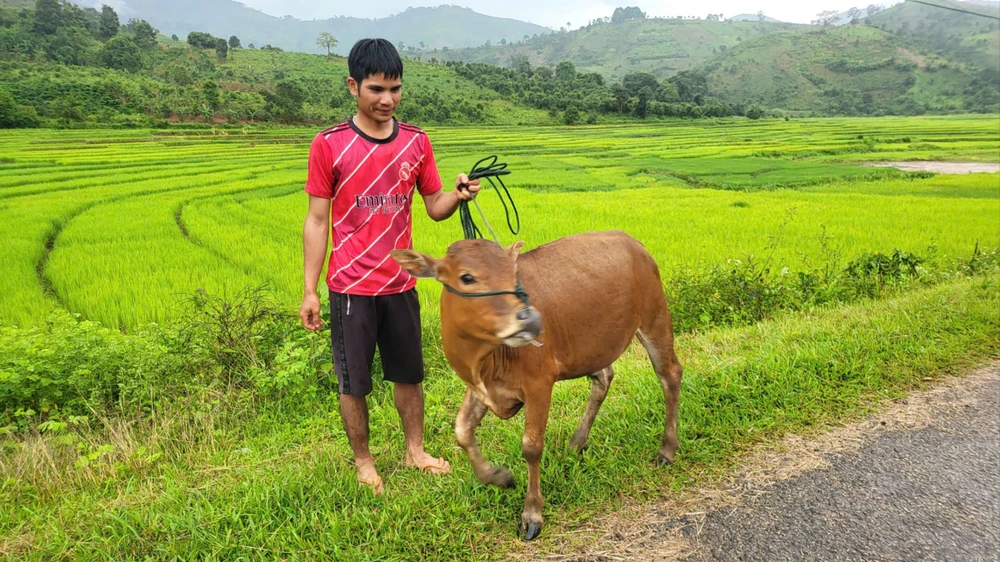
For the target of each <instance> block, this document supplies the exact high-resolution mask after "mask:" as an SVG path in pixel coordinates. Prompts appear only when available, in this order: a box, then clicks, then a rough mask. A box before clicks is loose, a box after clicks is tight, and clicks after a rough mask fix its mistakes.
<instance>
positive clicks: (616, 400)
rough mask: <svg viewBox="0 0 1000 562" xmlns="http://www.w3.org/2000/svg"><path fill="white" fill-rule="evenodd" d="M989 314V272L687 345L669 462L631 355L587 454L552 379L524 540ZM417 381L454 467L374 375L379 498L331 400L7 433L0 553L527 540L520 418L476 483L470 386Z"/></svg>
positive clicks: (224, 406) (344, 548) (921, 366)
mask: <svg viewBox="0 0 1000 562" xmlns="http://www.w3.org/2000/svg"><path fill="white" fill-rule="evenodd" d="M997 310H1000V291H998V286H997V282H996V279H995V278H992V279H982V278H980V279H974V280H967V281H962V282H958V283H953V284H946V285H942V286H938V287H934V288H930V289H926V290H920V291H916V292H912V293H909V294H907V295H905V296H902V297H899V298H896V299H892V300H889V301H882V302H876V303H863V304H860V305H857V306H850V307H844V308H841V309H835V310H824V311H817V312H815V313H811V314H806V315H794V316H786V317H781V318H778V319H776V320H774V321H768V322H764V323H760V324H758V325H755V326H753V327H749V328H743V329H730V330H717V331H713V332H709V333H705V334H701V335H693V336H684V337H681V338H680V339H679V341H678V353H679V355H680V357H681V361H682V362H683V363H684V365H685V378H684V383H683V388H682V393H681V407H680V438H681V452H680V455H679V457H678V463H677V464H676V465H674V466H671V467H669V468H666V469H657V468H655V467H653V466H652V464H651V463H650V462H649V459H650V458H652V455H653V453H654V452H655V449H656V447H657V443H658V442H659V434H660V431H661V430H662V416H663V410H662V394H661V392H660V390H659V387H658V385H657V384H656V383H655V379H654V377H653V375H652V372H651V371H650V368H649V366H648V363H647V361H646V359H645V357H644V356H643V355H642V354H641V353H640V352H637V351H635V350H631V351H629V352H627V353H626V355H625V356H623V358H622V359H620V360H619V362H618V363H617V364H616V371H617V377H616V379H615V384H614V386H613V387H612V389H611V392H610V394H609V396H608V399H607V401H606V402H605V405H604V408H603V409H602V412H601V415H600V416H599V417H598V420H597V423H596V424H595V426H594V431H593V434H592V436H591V441H590V448H589V449H588V450H587V451H586V452H585V453H584V454H583V455H581V456H579V457H578V456H575V455H573V454H571V453H569V452H567V450H566V446H567V443H568V440H569V437H570V436H571V435H572V431H573V429H574V428H575V424H576V422H577V421H578V418H579V416H580V414H581V413H582V408H583V404H584V402H585V394H586V386H585V383H584V382H583V381H574V382H568V383H560V385H558V386H557V390H556V392H555V395H554V404H553V410H552V415H551V416H550V424H549V428H548V432H547V435H546V447H547V448H546V453H545V458H544V460H543V471H542V485H543V491H544V493H545V497H546V507H545V510H544V515H545V517H546V529H545V531H544V532H543V535H542V538H541V539H540V540H541V542H540V543H538V544H537V546H536V548H540V549H541V551H542V552H544V551H545V550H546V545H547V544H549V541H552V540H553V539H555V538H556V537H558V536H560V535H567V534H570V533H578V532H580V531H578V527H579V525H580V524H582V523H583V522H585V521H586V520H587V519H588V518H589V517H591V516H592V515H594V514H596V513H608V512H611V511H614V510H615V509H616V508H618V507H621V506H622V505H623V501H624V500H625V499H626V498H631V499H634V500H639V501H645V500H651V499H654V498H657V497H662V496H669V495H670V494H672V493H674V492H675V491H677V490H680V489H683V488H685V487H687V486H692V485H697V484H705V483H708V482H711V481H712V480H713V479H714V478H717V477H720V476H721V475H722V474H724V472H725V471H726V470H727V468H729V467H730V466H732V465H733V463H735V462H738V460H739V457H740V455H741V454H742V453H744V452H746V451H749V450H750V449H751V448H752V447H753V445H754V444H756V443H759V442H761V441H763V440H767V439H772V438H775V437H777V436H780V435H782V434H784V433H787V432H791V431H798V432H809V431H814V430H816V429H818V428H821V427H823V426H826V425H829V424H836V423H839V422H841V421H843V420H844V419H850V418H856V417H859V416H861V415H863V414H865V413H866V412H868V411H871V410H872V409H873V408H875V407H876V405H877V402H878V401H879V400H880V399H884V398H887V397H897V396H900V395H901V394H902V393H903V392H905V391H906V390H908V389H911V388H916V387H919V386H921V385H923V384H924V382H923V381H926V380H928V379H937V378H939V377H941V376H944V375H946V374H954V373H959V372H961V371H963V370H964V369H966V368H969V367H971V366H973V365H975V364H977V363H978V362H980V361H983V360H986V359H988V358H990V357H996V356H997V354H998V352H1000V345H998V341H997V338H996V333H997V330H998V329H1000V318H998V313H997ZM429 377H430V378H429V381H428V383H427V399H428V403H427V422H426V427H427V438H426V441H427V446H428V449H429V450H431V451H433V452H435V453H438V454H444V455H445V456H446V457H447V458H449V459H450V460H451V461H452V464H453V466H454V468H455V471H454V474H453V475H452V476H450V477H446V478H437V477H432V476H429V475H423V474H418V473H415V472H414V471H411V470H407V469H405V468H404V467H403V466H402V455H403V449H402V432H401V428H400V425H399V421H398V417H397V416H396V414H395V411H394V409H393V406H392V398H391V395H390V394H389V392H388V387H387V386H385V385H382V384H378V385H376V390H375V393H374V394H373V395H372V423H373V427H374V428H375V430H374V432H373V435H372V439H373V452H374V454H375V457H376V459H377V463H378V466H379V469H380V471H381V472H382V474H383V477H384V478H385V479H386V486H387V493H386V494H385V495H384V496H382V497H380V498H377V499H375V498H372V497H371V496H370V495H369V494H367V493H366V492H364V491H362V490H359V489H358V486H357V484H355V483H354V480H353V473H352V471H351V469H350V465H349V449H348V447H347V442H346V438H345V436H344V434H343V433H342V431H341V429H340V424H339V420H338V419H337V413H336V410H335V403H334V401H333V400H332V398H331V399H330V400H322V399H320V400H318V401H316V402H310V403H307V404H302V405H297V404H289V403H283V402H281V401H268V400H266V399H263V398H261V399H258V400H260V401H259V402H258V401H251V402H245V401H240V400H237V399H234V398H233V397H232V396H225V395H218V396H216V397H215V399H214V400H206V401H203V402H192V403H190V405H187V406H186V405H185V404H183V403H180V404H175V405H173V406H171V407H168V408H166V409H164V410H160V411H157V412H155V413H153V414H152V415H151V416H150V417H149V418H147V419H120V418H116V417H115V416H114V415H111V416H109V417H103V416H100V417H96V418H94V417H92V418H91V419H90V421H89V422H88V423H86V424H83V423H81V425H80V427H78V428H73V427H70V428H67V429H64V430H62V431H52V432H49V433H44V434H37V433H32V434H27V435H20V436H16V437H8V438H7V439H5V441H4V442H3V443H4V444H3V450H4V454H3V455H2V456H0V499H2V500H3V503H4V505H8V506H13V507H12V509H10V510H4V512H3V513H0V535H2V536H3V537H4V538H2V539H0V553H4V554H6V555H8V556H13V557H15V558H20V559H28V560H35V559H46V558H48V557H52V556H57V557H58V556H70V557H74V558H86V559H119V560H121V559H143V558H147V557H152V558H158V559H160V558H173V557H180V558H185V559H188V558H203V559H208V560H213V559H233V558H241V557H249V558H257V557H267V558H270V557H289V558H302V559H338V560H348V559H350V560H404V559H415V558H419V559H451V558H462V559H476V560H480V559H482V560H485V559H499V558H502V557H504V556H505V555H506V554H507V553H511V552H517V551H520V550H522V549H523V548H525V547H524V546H523V545H521V544H520V543H519V542H518V541H517V539H516V535H515V532H516V531H515V529H516V521H517V517H518V514H519V511H520V506H521V501H522V499H523V493H524V482H525V468H524V463H523V461H522V460H521V459H520V446H519V443H520V426H521V422H520V417H518V418H515V420H513V421H509V422H502V421H500V420H498V419H496V418H493V417H490V418H487V420H486V421H485V423H484V424H483V427H482V429H481V430H480V431H479V436H480V439H481V441H482V446H483V450H484V452H485V454H486V455H487V456H488V458H490V459H491V460H492V461H493V462H496V463H499V464H504V465H507V466H509V467H510V468H511V469H512V470H513V472H514V474H515V477H517V478H518V482H519V486H518V487H517V488H515V489H514V490H512V491H501V490H496V489H492V488H487V487H485V486H482V485H480V484H479V483H478V482H477V481H476V480H475V478H474V477H473V476H472V474H471V469H470V467H469V465H468V462H467V461H466V460H464V458H463V455H462V453H461V450H460V449H458V448H457V446H456V445H455V443H454V439H453V437H452V436H451V424H452V422H453V417H454V412H455V411H456V409H457V406H458V402H459V401H460V399H461V393H462V384H461V382H460V381H459V380H458V379H457V377H455V376H454V375H452V374H450V373H447V372H445V371H444V370H443V369H434V370H432V371H431V373H430V376H429ZM247 419H253V420H254V421H253V422H252V423H248V422H247ZM109 446H110V447H109ZM102 447H103V449H102ZM81 450H82V451H86V452H90V453H96V455H95V458H94V460H93V461H91V462H89V463H88V464H87V465H86V466H79V464H80V462H79V460H78V459H79V458H80V451H81ZM102 450H103V451H105V452H104V453H100V451H102ZM54 521H58V524H53V522H54ZM584 534H586V532H584ZM581 540H585V537H584V538H583V539H581Z"/></svg>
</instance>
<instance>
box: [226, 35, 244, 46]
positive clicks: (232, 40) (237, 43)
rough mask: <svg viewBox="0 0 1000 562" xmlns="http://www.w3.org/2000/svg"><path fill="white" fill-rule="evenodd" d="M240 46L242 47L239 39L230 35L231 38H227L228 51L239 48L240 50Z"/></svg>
mask: <svg viewBox="0 0 1000 562" xmlns="http://www.w3.org/2000/svg"><path fill="white" fill-rule="evenodd" d="M242 46H243V45H241V44H240V38H239V37H237V36H235V35H232V36H230V37H229V48H230V49H239V48H242Z"/></svg>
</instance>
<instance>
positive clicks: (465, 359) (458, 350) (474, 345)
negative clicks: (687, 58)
mask: <svg viewBox="0 0 1000 562" xmlns="http://www.w3.org/2000/svg"><path fill="white" fill-rule="evenodd" d="M442 344H443V347H444V353H445V356H447V358H448V362H449V363H451V364H452V366H453V367H454V368H455V372H456V373H458V376H459V377H460V378H462V380H464V381H465V382H466V383H469V384H473V385H478V384H479V383H480V382H486V381H491V380H493V379H495V378H497V376H498V375H499V374H500V373H502V372H503V369H504V365H506V364H507V363H508V361H509V359H510V357H511V356H512V355H513V353H514V350H513V349H512V348H510V347H507V346H505V345H500V346H498V345H496V344H494V343H491V342H485V341H483V340H480V339H475V338H470V337H466V336H462V335H458V334H456V335H455V336H454V337H451V338H444V339H443V341H442Z"/></svg>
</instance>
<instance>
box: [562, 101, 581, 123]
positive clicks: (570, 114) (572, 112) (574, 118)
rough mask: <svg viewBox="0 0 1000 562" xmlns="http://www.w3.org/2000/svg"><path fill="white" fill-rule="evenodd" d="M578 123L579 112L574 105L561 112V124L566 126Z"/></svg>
mask: <svg viewBox="0 0 1000 562" xmlns="http://www.w3.org/2000/svg"><path fill="white" fill-rule="evenodd" d="M578 121H580V110H579V109H577V108H576V106H575V105H573V104H570V106H569V107H567V108H566V111H565V112H563V122H564V123H566V124H567V125H575V124H576V123H577V122H578Z"/></svg>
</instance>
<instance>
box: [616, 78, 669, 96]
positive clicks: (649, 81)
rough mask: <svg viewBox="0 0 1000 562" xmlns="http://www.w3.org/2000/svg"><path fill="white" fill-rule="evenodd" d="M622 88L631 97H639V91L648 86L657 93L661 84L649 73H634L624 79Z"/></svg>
mask: <svg viewBox="0 0 1000 562" xmlns="http://www.w3.org/2000/svg"><path fill="white" fill-rule="evenodd" d="M622 86H623V87H624V88H625V91H626V92H628V95H629V96H632V97H635V96H638V95H639V90H641V89H643V88H644V87H646V86H648V87H649V88H650V89H651V90H652V91H654V92H655V91H656V89H657V88H659V87H660V83H659V82H658V81H657V80H656V77H655V76H653V75H652V74H650V73H648V72H632V73H630V74H626V75H625V76H624V77H623V78H622Z"/></svg>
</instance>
